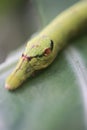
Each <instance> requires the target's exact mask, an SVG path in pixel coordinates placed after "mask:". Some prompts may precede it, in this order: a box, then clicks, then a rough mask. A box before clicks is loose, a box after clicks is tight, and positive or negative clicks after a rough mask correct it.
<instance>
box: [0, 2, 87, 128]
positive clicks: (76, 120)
mask: <svg viewBox="0 0 87 130" xmlns="http://www.w3.org/2000/svg"><path fill="white" fill-rule="evenodd" d="M33 2H35V3H36V6H37V9H38V12H39V15H40V16H41V18H42V22H43V24H42V26H44V25H46V24H47V23H48V22H50V21H51V20H52V19H53V18H54V17H55V16H56V15H57V14H58V13H60V12H61V11H63V10H64V9H66V8H68V7H69V6H70V5H72V4H74V3H75V2H76V0H73V1H72V0H69V1H58V0H50V1H47V0H44V1H43V0H37V1H33ZM21 51H22V49H20V51H17V52H15V53H13V54H12V55H11V56H10V58H8V59H7V61H6V62H5V63H4V64H3V65H2V66H1V67H0V74H1V76H0V129H1V130H84V129H85V122H86V114H87V113H86V112H87V111H86V108H87V60H86V57H87V35H84V36H81V37H79V38H78V39H73V41H71V42H70V43H69V45H68V46H67V47H66V48H65V49H64V50H63V51H62V52H60V53H59V55H58V56H57V57H56V59H55V61H54V62H53V63H52V65H51V66H49V67H48V68H47V69H45V70H43V71H41V72H40V73H39V74H37V75H36V76H35V77H33V78H30V79H28V80H27V81H26V82H25V83H24V84H23V86H22V87H20V88H19V89H17V90H15V91H13V92H10V91H7V90H6V89H5V88H4V84H5V79H6V77H7V76H8V74H9V73H10V72H11V71H12V69H13V68H14V67H15V64H16V62H17V60H18V57H19V55H20V54H21Z"/></svg>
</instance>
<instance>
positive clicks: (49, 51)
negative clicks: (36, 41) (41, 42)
mask: <svg viewBox="0 0 87 130" xmlns="http://www.w3.org/2000/svg"><path fill="white" fill-rule="evenodd" d="M50 53H51V49H50V48H47V49H46V50H45V52H44V55H45V56H47V55H49V54H50Z"/></svg>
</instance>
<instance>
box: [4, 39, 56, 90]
mask: <svg viewBox="0 0 87 130" xmlns="http://www.w3.org/2000/svg"><path fill="white" fill-rule="evenodd" d="M53 49H54V45H53V41H52V40H50V39H49V38H48V37H40V38H35V39H33V40H31V41H30V42H29V43H28V44H27V47H26V49H25V52H24V53H23V54H22V56H21V58H20V60H19V62H18V64H17V66H16V68H15V69H14V71H13V72H12V73H11V74H10V76H9V77H8V78H7V80H6V86H5V87H6V88H7V89H10V90H11V89H15V88H17V87H19V86H20V85H21V84H22V83H23V82H24V81H25V80H26V79H27V78H28V77H30V76H31V75H32V73H34V72H35V70H40V69H43V68H45V67H47V66H48V65H49V64H50V63H51V62H52V61H53V57H54V56H53V55H52V53H53Z"/></svg>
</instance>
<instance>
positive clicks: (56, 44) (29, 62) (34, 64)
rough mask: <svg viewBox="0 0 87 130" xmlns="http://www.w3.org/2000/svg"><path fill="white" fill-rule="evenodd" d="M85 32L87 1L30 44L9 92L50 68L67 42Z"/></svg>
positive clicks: (61, 16) (56, 19)
mask: <svg viewBox="0 0 87 130" xmlns="http://www.w3.org/2000/svg"><path fill="white" fill-rule="evenodd" d="M85 21H86V22H85ZM72 30H74V31H73V34H74V35H73V34H72ZM82 30H87V1H86V0H85V1H81V2H79V3H77V4H76V5H74V6H72V7H71V8H70V9H68V10H66V11H64V13H62V14H60V15H59V16H58V17H57V18H55V19H54V20H53V21H52V22H51V23H50V24H49V25H48V26H47V27H45V29H43V30H42V31H41V32H40V33H39V34H38V35H37V36H36V37H34V38H33V39H31V40H30V41H28V44H27V47H26V49H25V51H24V53H23V54H22V56H21V58H20V60H19V62H18V64H17V66H16V68H15V69H14V71H13V72H12V73H11V74H10V75H9V77H8V78H7V80H6V88H7V89H15V88H17V87H19V86H20V85H21V84H22V83H23V82H24V81H25V80H26V79H27V78H28V77H30V76H31V75H32V74H33V73H34V72H35V71H38V70H40V69H44V68H46V67H47V66H49V65H50V64H51V63H52V62H53V60H54V59H55V57H56V55H57V53H58V52H59V51H60V50H61V49H62V48H63V47H64V46H65V45H66V43H68V42H67V41H69V40H70V38H74V36H76V35H78V34H79V32H81V31H82Z"/></svg>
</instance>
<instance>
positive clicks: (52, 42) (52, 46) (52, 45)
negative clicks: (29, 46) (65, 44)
mask: <svg viewBox="0 0 87 130" xmlns="http://www.w3.org/2000/svg"><path fill="white" fill-rule="evenodd" d="M53 44H54V42H53V40H51V50H53V46H54V45H53Z"/></svg>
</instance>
